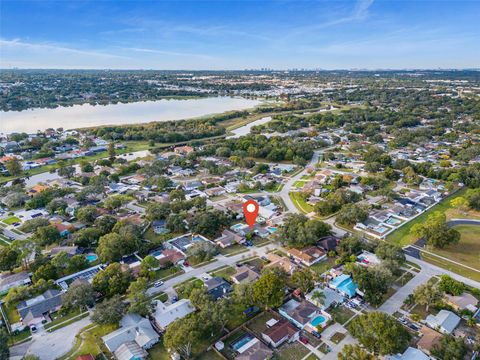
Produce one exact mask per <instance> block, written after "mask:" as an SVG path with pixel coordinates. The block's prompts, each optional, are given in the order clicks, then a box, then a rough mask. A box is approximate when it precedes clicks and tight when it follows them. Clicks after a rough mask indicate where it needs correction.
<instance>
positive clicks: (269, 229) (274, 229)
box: [267, 226, 278, 234]
mask: <svg viewBox="0 0 480 360" xmlns="http://www.w3.org/2000/svg"><path fill="white" fill-rule="evenodd" d="M267 230H268V231H269V232H270V234H273V233H274V232H276V231H277V230H278V229H277V228H276V227H273V226H269V227H268V228H267Z"/></svg>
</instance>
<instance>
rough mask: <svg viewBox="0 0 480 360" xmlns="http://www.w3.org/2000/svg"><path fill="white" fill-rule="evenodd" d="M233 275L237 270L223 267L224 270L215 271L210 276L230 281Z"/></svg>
mask: <svg viewBox="0 0 480 360" xmlns="http://www.w3.org/2000/svg"><path fill="white" fill-rule="evenodd" d="M233 274H235V269H234V268H233V267H231V266H226V267H222V268H219V269H216V270H213V271H212V272H211V273H210V275H212V276H213V277H221V278H224V279H225V280H229V279H230V276H232V275H233Z"/></svg>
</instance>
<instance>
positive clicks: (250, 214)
mask: <svg viewBox="0 0 480 360" xmlns="http://www.w3.org/2000/svg"><path fill="white" fill-rule="evenodd" d="M243 215H245V219H246V220H247V224H248V226H250V229H253V225H255V220H256V219H257V216H258V203H257V202H256V201H255V200H248V201H246V202H244V203H243Z"/></svg>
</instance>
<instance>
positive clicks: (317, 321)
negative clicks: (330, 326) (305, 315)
mask: <svg viewBox="0 0 480 360" xmlns="http://www.w3.org/2000/svg"><path fill="white" fill-rule="evenodd" d="M324 322H325V318H324V317H323V316H322V315H318V316H317V317H316V318H314V319H313V320H312V321H311V322H310V323H311V324H312V325H313V326H318V325H320V324H323V323H324Z"/></svg>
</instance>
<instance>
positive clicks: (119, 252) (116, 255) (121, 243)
mask: <svg viewBox="0 0 480 360" xmlns="http://www.w3.org/2000/svg"><path fill="white" fill-rule="evenodd" d="M130 235H131V234H130ZM138 246H139V239H138V238H137V237H136V236H129V234H124V235H123V236H122V235H119V234H116V233H113V232H112V233H109V234H107V235H103V236H102V237H100V240H99V241H98V247H97V255H98V258H99V259H100V261H102V262H107V263H108V262H112V261H119V260H120V259H121V258H122V257H123V256H124V255H129V254H131V253H133V252H134V251H135V250H137V249H138Z"/></svg>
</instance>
